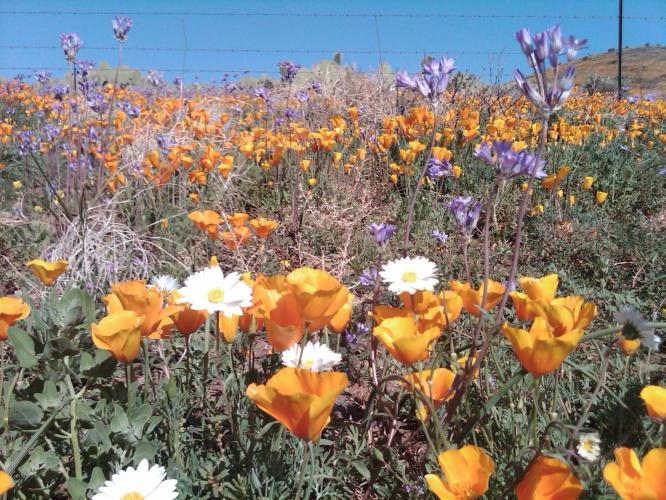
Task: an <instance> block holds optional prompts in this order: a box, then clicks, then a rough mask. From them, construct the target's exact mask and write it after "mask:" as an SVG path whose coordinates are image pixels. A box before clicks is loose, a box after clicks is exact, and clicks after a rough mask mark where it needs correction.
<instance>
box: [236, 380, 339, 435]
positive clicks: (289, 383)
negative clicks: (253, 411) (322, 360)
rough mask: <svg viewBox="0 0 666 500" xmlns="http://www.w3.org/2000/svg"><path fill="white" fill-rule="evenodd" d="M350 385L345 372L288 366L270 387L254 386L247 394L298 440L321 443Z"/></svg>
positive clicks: (249, 387) (271, 382) (252, 385)
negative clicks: (332, 416)
mask: <svg viewBox="0 0 666 500" xmlns="http://www.w3.org/2000/svg"><path fill="white" fill-rule="evenodd" d="M347 384H348V380H347V375H345V374H344V373H340V372H313V371H310V370H306V369H302V368H291V367H286V368H282V369H281V370H280V371H278V372H277V373H276V374H275V375H273V376H272V377H271V378H270V379H268V382H266V385H256V384H250V385H249V386H248V388H247V390H246V392H245V394H246V395H247V397H249V398H250V399H251V400H252V401H253V402H254V403H255V404H256V405H257V406H258V407H259V408H260V409H261V410H262V411H264V412H266V413H268V414H269V415H271V416H272V417H273V418H275V419H276V420H278V421H279V422H280V423H281V424H282V425H284V426H285V427H286V428H287V429H289V430H290V431H291V432H292V434H294V435H295V436H296V437H299V438H301V439H304V440H306V441H317V440H318V439H319V436H320V435H321V431H322V430H323V428H324V427H325V426H326V425H327V424H328V422H329V421H330V414H331V410H332V409H333V405H334V404H335V399H336V398H337V397H338V396H339V395H340V394H341V393H342V391H344V389H345V387H347Z"/></svg>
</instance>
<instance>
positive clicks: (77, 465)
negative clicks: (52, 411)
mask: <svg viewBox="0 0 666 500" xmlns="http://www.w3.org/2000/svg"><path fill="white" fill-rule="evenodd" d="M65 364H68V360H67V359H66V360H65ZM65 380H66V382H67V388H68V389H69V395H70V397H71V402H70V404H69V413H70V416H69V417H70V420H69V439H70V441H71V443H72V455H74V477H76V479H82V478H83V465H82V462H81V448H80V447H79V431H78V429H77V425H76V424H77V421H76V402H77V401H78V397H77V395H76V392H75V391H74V384H72V378H71V377H70V376H69V374H68V375H67V378H66V379H65Z"/></svg>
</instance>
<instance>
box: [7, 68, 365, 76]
mask: <svg viewBox="0 0 666 500" xmlns="http://www.w3.org/2000/svg"><path fill="white" fill-rule="evenodd" d="M4 70H7V71H71V68H68V67H67V66H61V67H44V66H40V67H35V66H12V67H8V66H0V71H4ZM100 70H102V71H111V72H114V71H116V68H113V67H108V68H92V70H91V71H100ZM118 71H120V72H134V71H139V72H147V71H157V72H158V73H221V74H224V73H229V74H232V73H235V74H262V75H263V74H269V75H279V74H280V72H279V71H276V70H273V69H210V68H207V69H170V68H118ZM357 71H358V70H357Z"/></svg>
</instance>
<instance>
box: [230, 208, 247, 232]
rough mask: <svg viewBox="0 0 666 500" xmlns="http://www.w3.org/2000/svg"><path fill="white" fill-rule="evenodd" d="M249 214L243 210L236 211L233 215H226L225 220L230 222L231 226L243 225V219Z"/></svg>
mask: <svg viewBox="0 0 666 500" xmlns="http://www.w3.org/2000/svg"><path fill="white" fill-rule="evenodd" d="M248 217H249V215H248V214H246V213H245V212H236V213H235V214H233V215H230V216H229V217H227V221H229V224H231V227H235V228H239V227H243V226H244V225H245V221H246V220H247V219H248Z"/></svg>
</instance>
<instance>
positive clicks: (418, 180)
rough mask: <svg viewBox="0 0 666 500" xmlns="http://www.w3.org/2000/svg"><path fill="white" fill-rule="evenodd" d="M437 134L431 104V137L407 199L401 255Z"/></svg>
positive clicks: (435, 110)
mask: <svg viewBox="0 0 666 500" xmlns="http://www.w3.org/2000/svg"><path fill="white" fill-rule="evenodd" d="M436 135H437V108H436V107H435V106H433V109H432V137H431V138H430V149H429V150H428V156H427V157H426V159H425V160H424V162H423V167H421V171H420V172H419V176H418V177H417V178H416V186H414V191H413V192H412V198H411V199H410V200H409V209H408V210H407V223H406V224H405V237H404V240H403V242H402V256H403V257H407V247H408V246H409V236H410V233H411V229H412V221H413V220H414V206H415V205H416V197H417V196H418V194H419V188H420V187H421V181H422V180H423V177H424V176H425V174H426V172H427V171H428V160H430V157H431V156H432V148H433V147H434V146H435V136H436Z"/></svg>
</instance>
